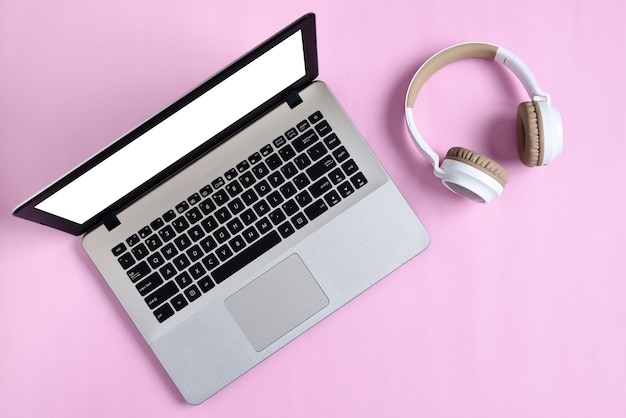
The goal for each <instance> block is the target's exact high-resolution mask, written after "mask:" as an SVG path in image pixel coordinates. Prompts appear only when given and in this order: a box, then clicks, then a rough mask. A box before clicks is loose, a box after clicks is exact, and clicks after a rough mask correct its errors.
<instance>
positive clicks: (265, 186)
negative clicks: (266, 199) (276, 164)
mask: <svg viewBox="0 0 626 418" xmlns="http://www.w3.org/2000/svg"><path fill="white" fill-rule="evenodd" d="M254 190H255V191H256V192H257V193H258V194H259V196H261V197H263V196H265V195H266V194H268V193H269V192H270V190H272V188H271V187H270V185H269V183H268V182H267V181H266V180H262V181H261V182H260V183H258V184H255V185H254Z"/></svg>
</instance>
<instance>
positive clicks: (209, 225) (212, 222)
mask: <svg viewBox="0 0 626 418" xmlns="http://www.w3.org/2000/svg"><path fill="white" fill-rule="evenodd" d="M200 225H202V227H203V228H204V230H205V231H206V232H208V233H210V232H211V231H213V230H214V229H215V228H217V227H218V225H219V222H217V220H216V219H215V218H214V217H213V216H209V217H208V218H206V219H205V220H204V221H202V222H200Z"/></svg>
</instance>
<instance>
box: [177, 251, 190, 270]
mask: <svg viewBox="0 0 626 418" xmlns="http://www.w3.org/2000/svg"><path fill="white" fill-rule="evenodd" d="M173 261H174V265H175V266H176V268H177V269H178V271H183V270H185V269H186V268H187V267H189V265H190V264H191V262H190V261H189V259H188V258H187V256H186V255H185V254H180V255H178V256H177V257H176V258H174V260H173Z"/></svg>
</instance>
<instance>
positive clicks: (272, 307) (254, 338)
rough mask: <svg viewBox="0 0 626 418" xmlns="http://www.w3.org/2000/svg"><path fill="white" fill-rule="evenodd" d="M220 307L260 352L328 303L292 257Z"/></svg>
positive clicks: (298, 262) (301, 266) (258, 278)
mask: <svg viewBox="0 0 626 418" xmlns="http://www.w3.org/2000/svg"><path fill="white" fill-rule="evenodd" d="M224 303H225V304H226V308H227V309H228V311H229V312H230V313H231V315H232V316H233V318H235V321H237V324H239V327H240V328H241V330H242V331H243V333H244V334H245V335H246V337H248V340H250V342H251V343H252V346H253V347H254V349H255V350H256V351H261V350H263V349H265V348H266V347H267V346H269V345H270V344H272V343H273V342H274V341H276V340H277V339H279V338H280V337H282V336H283V335H285V334H286V333H287V332H289V331H291V330H292V329H294V328H295V327H297V326H298V325H300V324H301V323H302V322H304V321H306V320H307V319H308V318H310V317H311V316H312V315H313V314H315V313H317V312H319V311H320V310H321V309H322V308H324V307H325V306H327V305H328V303H329V301H328V298H327V297H326V295H325V294H324V292H323V291H322V289H321V288H320V286H319V285H318V284H317V282H316V281H315V279H314V278H313V276H312V275H311V272H309V269H307V267H306V266H305V265H304V263H303V262H302V260H301V259H300V256H298V255H297V254H292V255H290V256H289V257H287V258H286V259H285V260H283V261H281V262H280V263H279V264H277V265H276V266H274V267H272V269H271V270H269V271H267V272H265V273H263V274H262V275H261V276H259V277H257V278H256V279H255V280H254V281H253V282H251V283H250V284H248V285H246V286H245V287H244V288H242V289H241V290H239V291H238V292H237V293H235V294H234V295H232V296H231V297H229V298H228V299H226V301H225V302H224Z"/></svg>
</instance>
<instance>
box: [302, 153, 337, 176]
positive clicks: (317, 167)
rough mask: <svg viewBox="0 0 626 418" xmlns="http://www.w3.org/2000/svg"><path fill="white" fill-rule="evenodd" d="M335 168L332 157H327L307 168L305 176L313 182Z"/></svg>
mask: <svg viewBox="0 0 626 418" xmlns="http://www.w3.org/2000/svg"><path fill="white" fill-rule="evenodd" d="M336 166H337V163H336V162H335V160H334V159H333V157H331V156H330V155H327V156H326V157H324V158H322V159H321V160H319V161H318V162H316V163H315V164H313V165H312V166H311V167H309V168H307V170H306V174H307V175H308V176H309V177H310V178H311V180H313V181H315V180H317V179H318V178H320V177H322V176H323V175H324V174H326V173H328V172H329V171H330V170H332V169H333V168H335V167H336Z"/></svg>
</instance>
